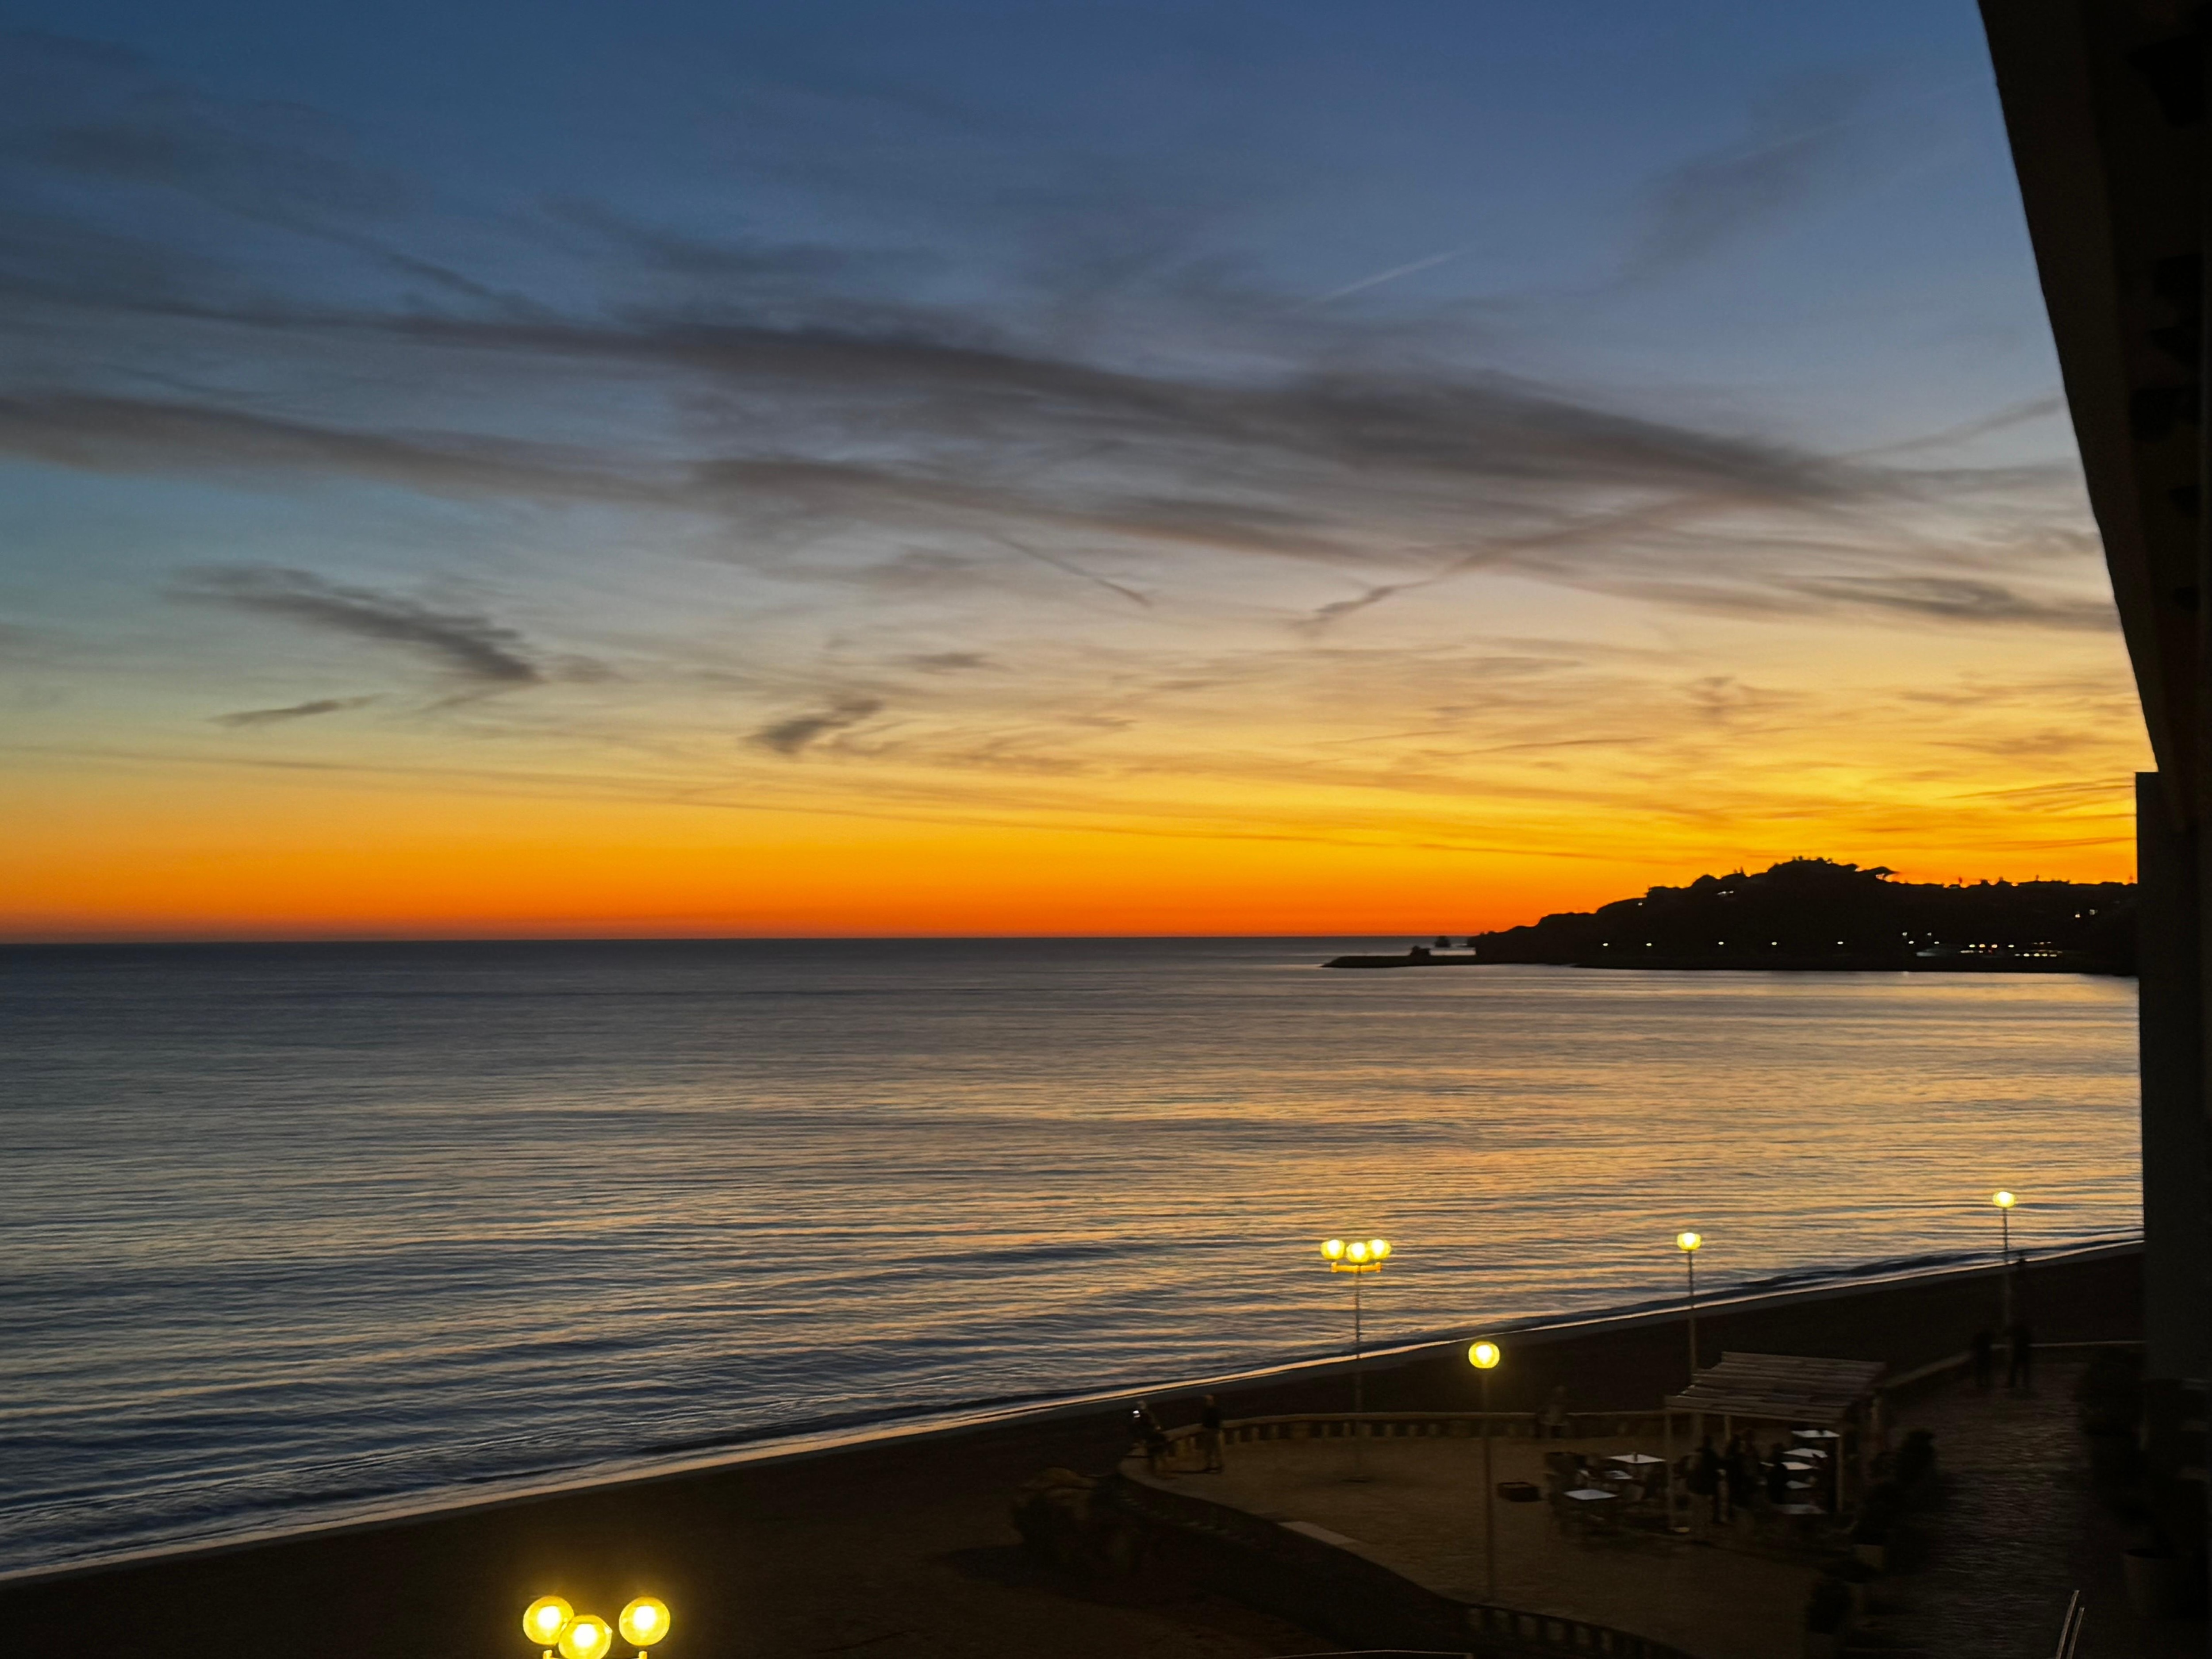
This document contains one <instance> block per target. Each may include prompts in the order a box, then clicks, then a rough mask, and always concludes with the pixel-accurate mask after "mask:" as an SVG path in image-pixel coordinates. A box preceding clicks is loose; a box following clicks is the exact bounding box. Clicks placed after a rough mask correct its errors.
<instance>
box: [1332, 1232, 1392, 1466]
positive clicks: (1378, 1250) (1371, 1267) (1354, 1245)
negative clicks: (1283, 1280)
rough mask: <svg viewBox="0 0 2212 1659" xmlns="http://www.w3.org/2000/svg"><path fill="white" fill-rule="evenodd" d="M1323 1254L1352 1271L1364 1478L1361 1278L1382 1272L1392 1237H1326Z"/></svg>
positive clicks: (1356, 1407)
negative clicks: (1348, 1241)
mask: <svg viewBox="0 0 2212 1659" xmlns="http://www.w3.org/2000/svg"><path fill="white" fill-rule="evenodd" d="M1321 1253H1322V1257H1323V1258H1324V1259H1325V1260H1326V1261H1328V1270H1329V1272H1331V1273H1350V1274H1351V1275H1352V1418H1353V1419H1354V1420H1353V1422H1352V1478H1353V1479H1354V1480H1364V1479H1365V1478H1366V1477H1365V1474H1364V1467H1365V1462H1364V1456H1363V1455H1362V1452H1363V1449H1362V1447H1361V1445H1360V1440H1361V1438H1362V1437H1361V1435H1360V1432H1359V1431H1360V1426H1361V1425H1360V1424H1359V1422H1358V1417H1359V1415H1360V1413H1362V1412H1364V1410H1365V1409H1366V1401H1365V1399H1364V1394H1363V1391H1362V1389H1361V1383H1362V1380H1363V1379H1362V1376H1361V1360H1362V1349H1363V1342H1362V1332H1361V1329H1360V1307H1359V1281H1360V1279H1362V1278H1364V1276H1365V1275H1367V1274H1369V1273H1381V1272H1382V1271H1383V1263H1384V1262H1385V1261H1389V1258H1390V1241H1389V1239H1387V1238H1355V1239H1353V1240H1352V1242H1351V1243H1348V1244H1347V1243H1345V1241H1344V1240H1342V1239H1340V1238H1332V1239H1329V1240H1328V1241H1326V1242H1325V1243H1323V1244H1322V1247H1321Z"/></svg>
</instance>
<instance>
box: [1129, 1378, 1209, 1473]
mask: <svg viewBox="0 0 2212 1659" xmlns="http://www.w3.org/2000/svg"><path fill="white" fill-rule="evenodd" d="M1129 1432H1130V1437H1131V1439H1132V1440H1133V1443H1134V1445H1135V1448H1136V1449H1137V1450H1139V1451H1140V1452H1142V1453H1143V1454H1144V1456H1145V1467H1146V1468H1147V1469H1149V1470H1151V1471H1152V1473H1153V1474H1158V1473H1159V1472H1160V1465H1161V1464H1162V1463H1164V1462H1166V1461H1167V1455H1168V1446H1169V1442H1168V1431H1167V1429H1166V1428H1165V1426H1164V1425H1162V1423H1161V1422H1160V1419H1159V1418H1158V1415H1157V1414H1155V1413H1154V1412H1153V1410H1152V1401H1149V1400H1139V1401H1138V1402H1137V1404H1136V1408H1135V1409H1134V1410H1133V1411H1132V1412H1131V1413H1129ZM1221 1441H1222V1436H1221V1402H1220V1401H1218V1400H1216V1399H1215V1398H1214V1397H1213V1396H1212V1395H1206V1403H1205V1404H1204V1405H1203V1406H1202V1407H1200V1409H1199V1413H1198V1449H1199V1451H1200V1453H1201V1454H1202V1455H1204V1457H1205V1459H1206V1462H1205V1465H1204V1468H1203V1471H1202V1472H1203V1473H1205V1474H1220V1473H1221V1472H1222V1470H1223V1469H1224V1468H1225V1467H1226V1466H1225V1464H1224V1463H1223V1462H1222V1461H1221Z"/></svg>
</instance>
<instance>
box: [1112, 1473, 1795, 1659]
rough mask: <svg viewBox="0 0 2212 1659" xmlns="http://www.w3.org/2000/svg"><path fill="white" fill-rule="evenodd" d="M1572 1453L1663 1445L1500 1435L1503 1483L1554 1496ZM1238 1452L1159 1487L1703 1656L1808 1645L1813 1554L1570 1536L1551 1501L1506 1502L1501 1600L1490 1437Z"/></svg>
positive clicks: (1428, 1578)
mask: <svg viewBox="0 0 2212 1659" xmlns="http://www.w3.org/2000/svg"><path fill="white" fill-rule="evenodd" d="M1560 1449H1571V1450H1574V1451H1579V1452H1582V1453H1584V1454H1586V1455H1588V1456H1589V1457H1590V1459H1591V1460H1592V1461H1593V1462H1596V1461H1598V1460H1600V1459H1602V1458H1603V1457H1605V1456H1607V1455H1610V1454H1612V1453H1614V1452H1634V1451H1642V1452H1656V1450H1657V1449H1658V1446H1657V1443H1656V1440H1654V1439H1650V1438H1638V1437H1581V1438H1575V1439H1571V1440H1532V1439H1528V1438H1525V1437H1522V1438H1509V1437H1498V1438H1496V1439H1494V1440H1493V1441H1492V1445H1491V1457H1492V1461H1493V1463H1494V1466H1495V1469H1496V1478H1497V1479H1498V1480H1501V1481H1504V1480H1526V1481H1529V1482H1531V1483H1533V1484H1534V1485H1535V1486H1537V1487H1538V1488H1539V1489H1540V1490H1541V1488H1542V1486H1543V1484H1544V1478H1545V1470H1544V1465H1543V1457H1544V1454H1545V1453H1546V1452H1547V1451H1557V1450H1560ZM1230 1450H1231V1456H1230V1458H1229V1459H1228V1467H1227V1468H1226V1469H1225V1472H1224V1473H1222V1474H1195V1473H1189V1474H1183V1473H1178V1474H1169V1475H1167V1476H1165V1477H1164V1478H1162V1479H1161V1480H1160V1482H1159V1483H1160V1484H1163V1485H1165V1486H1170V1488H1172V1489H1174V1490H1177V1491H1182V1492H1191V1493H1193V1494H1194V1495H1196V1496H1199V1497H1202V1498H1210V1499H1212V1501H1213V1502H1215V1503H1224V1504H1235V1505H1236V1506H1237V1508H1239V1509H1242V1510H1247V1511H1249V1512H1250V1513H1252V1514H1254V1515H1257V1516H1268V1517H1271V1518H1273V1519H1276V1520H1278V1521H1303V1522H1308V1523H1310V1524H1314V1525H1318V1526H1321V1527H1323V1528H1328V1530H1329V1531H1330V1532H1332V1533H1335V1534H1340V1535H1342V1536H1344V1537H1346V1538H1347V1539H1350V1540H1352V1541H1356V1542H1357V1543H1358V1545H1359V1546H1360V1547H1362V1548H1363V1549H1364V1551H1365V1552H1366V1553H1369V1554H1370V1555H1371V1556H1373V1557H1375V1558H1376V1559H1381V1560H1382V1561H1383V1562H1384V1563H1385V1564H1386V1565H1391V1566H1393V1567H1395V1569H1396V1570H1397V1571H1400V1572H1401V1573H1403V1574H1404V1575H1405V1576H1406V1577H1409V1578H1411V1579H1413V1580H1414V1581H1415V1582H1416V1583H1420V1584H1423V1585H1425V1586H1426V1587H1428V1588H1429V1589H1437V1590H1441V1591H1443V1593H1444V1594H1446V1595H1451V1596H1455V1597H1457V1598H1458V1599H1459V1600H1461V1601H1486V1600H1494V1601H1496V1602H1498V1603H1499V1604H1501V1605H1504V1606H1506V1607H1515V1608H1517V1609H1519V1610H1521V1611H1523V1612H1528V1613H1547V1614H1553V1615H1556V1616H1559V1617H1562V1618H1567V1619H1576V1620H1583V1621H1585V1622H1588V1623H1590V1624H1596V1625H1605V1626H1611V1627H1612V1628H1613V1629H1614V1630H1620V1631H1626V1632H1631V1633H1632V1634H1634V1635H1637V1636H1644V1637H1649V1638H1652V1639H1654V1640H1656V1641H1659V1642H1663V1643H1666V1644H1668V1645H1670V1646H1673V1647H1677V1648H1680V1649H1682V1650H1684V1651H1686V1652H1689V1653H1692V1654H1695V1655H1697V1656H1698V1659H1772V1656H1774V1655H1777V1654H1788V1653H1790V1652H1793V1651H1794V1650H1795V1649H1796V1641H1797V1633H1798V1631H1799V1629H1800V1627H1801V1621H1802V1618H1803V1614H1804V1611H1805V1597H1806V1595H1807V1593H1808V1591H1809V1590H1810V1589H1811V1588H1812V1585H1813V1581H1814V1577H1815V1572H1814V1568H1813V1567H1812V1565H1809V1564H1808V1562H1804V1561H1791V1560H1788V1559H1777V1558H1776V1557H1775V1556H1772V1555H1763V1554H1754V1553H1747V1552H1745V1551H1742V1550H1737V1549H1728V1548H1723V1547H1718V1546H1717V1545H1716V1544H1714V1543H1711V1542H1709V1541H1706V1540H1705V1539H1704V1538H1702V1537H1688V1538H1673V1537H1666V1536H1661V1535H1659V1534H1656V1533H1649V1532H1643V1531H1638V1530H1632V1529H1628V1528H1614V1529H1611V1530H1605V1531H1597V1532H1593V1533H1589V1534H1584V1533H1583V1532H1582V1531H1580V1530H1579V1529H1578V1530H1577V1531H1576V1532H1574V1533H1573V1534H1569V1533H1568V1532H1566V1531H1565V1530H1563V1529H1562V1528H1561V1526H1560V1524H1559V1522H1557V1521H1556V1520H1554V1519H1553V1515H1552V1511H1551V1510H1550V1509H1549V1508H1548V1507H1547V1506H1546V1505H1545V1504H1541V1503H1539V1504H1508V1503H1499V1504H1493V1505H1492V1506H1491V1511H1490V1512H1491V1515H1492V1516H1493V1517H1494V1518H1495V1520H1496V1522H1497V1523H1498V1593H1497V1595H1496V1596H1495V1597H1494V1598H1492V1597H1490V1596H1487V1595H1486V1593H1485V1583H1484V1578H1485V1567H1484V1552H1483V1528H1484V1521H1485V1517H1484V1505H1483V1492H1484V1486H1483V1446H1482V1443H1481V1441H1480V1440H1479V1439H1475V1438H1467V1439H1405V1440H1377V1441H1374V1442H1371V1443H1365V1444H1363V1445H1361V1446H1360V1447H1359V1448H1358V1459H1357V1461H1356V1462H1355V1460H1354V1458H1353V1455H1352V1453H1353V1449H1352V1445H1351V1443H1348V1442H1346V1441H1341V1440H1274V1441H1263V1442H1259V1443H1251V1444H1244V1445H1237V1446H1233V1447H1231V1449H1230ZM1138 1478H1140V1479H1141V1478H1144V1477H1141V1476H1139V1477H1138Z"/></svg>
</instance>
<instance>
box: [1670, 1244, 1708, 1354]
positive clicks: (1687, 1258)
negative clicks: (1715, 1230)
mask: <svg viewBox="0 0 2212 1659" xmlns="http://www.w3.org/2000/svg"><path fill="white" fill-rule="evenodd" d="M1702 1243H1705V1235H1704V1234H1703V1233H1687V1232H1685V1233H1676V1234H1675V1235H1674V1248H1675V1249H1678V1250H1680V1252H1681V1253H1682V1266H1683V1267H1684V1268H1685V1269H1686V1270H1687V1272H1688V1273H1689V1275H1690V1381H1691V1382H1692V1383H1695V1382H1696V1381H1697V1380H1698V1246H1699V1245H1700V1244H1702Z"/></svg>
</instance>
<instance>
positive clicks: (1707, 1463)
mask: <svg viewBox="0 0 2212 1659" xmlns="http://www.w3.org/2000/svg"><path fill="white" fill-rule="evenodd" d="M1815 1462H1817V1460H1814V1459H1811V1458H1808V1457H1807V1456H1806V1455H1805V1454H1804V1453H1803V1452H1802V1451H1801V1450H1799V1449H1797V1448H1795V1447H1793V1446H1791V1445H1790V1444H1789V1443H1787V1442H1785V1441H1781V1440H1777V1441H1776V1442H1775V1443H1774V1444H1773V1445H1772V1446H1771V1447H1770V1448H1769V1449H1768V1450H1767V1453H1766V1455H1765V1456H1764V1457H1762V1456H1760V1455H1759V1442H1758V1440H1757V1439H1756V1438H1754V1437H1753V1436H1751V1435H1749V1434H1733V1435H1730V1436H1729V1442H1728V1445H1727V1446H1726V1448H1725V1449H1720V1450H1716V1449H1714V1447H1713V1437H1712V1436H1711V1435H1707V1436H1706V1437H1705V1439H1704V1440H1703V1441H1702V1442H1701V1443H1699V1447H1698V1449H1697V1450H1696V1451H1694V1452H1692V1453H1690V1454H1689V1455H1687V1456H1686V1457H1684V1458H1682V1459H1681V1460H1680V1462H1679V1463H1678V1464H1677V1465H1676V1469H1675V1473H1676V1474H1677V1475H1678V1476H1679V1477H1680V1479H1681V1480H1682V1481H1683V1482H1684V1484H1685V1485H1686V1486H1687V1487H1688V1488H1689V1491H1690V1493H1691V1495H1692V1497H1694V1498H1703V1499H1705V1501H1706V1502H1707V1503H1709V1504H1711V1506H1712V1517H1713V1522H1714V1524H1715V1525H1716V1526H1719V1525H1724V1524H1726V1523H1727V1522H1730V1521H1733V1520H1734V1519H1735V1513H1736V1511H1737V1510H1739V1509H1752V1510H1755V1509H1758V1508H1759V1507H1760V1506H1761V1505H1762V1504H1767V1505H1771V1504H1787V1503H1790V1502H1791V1501H1793V1499H1796V1498H1811V1499H1812V1500H1813V1501H1815V1502H1817V1501H1819V1498H1818V1497H1817V1496H1815V1494H1820V1492H1821V1488H1822V1487H1824V1486H1826V1485H1827V1484H1828V1483H1829V1482H1830V1481H1832V1480H1833V1479H1834V1476H1835V1462H1834V1460H1833V1459H1829V1460H1828V1461H1827V1463H1826V1467H1825V1468H1820V1469H1818V1470H1816V1469H1815V1468H1814V1464H1815ZM1808 1473H1809V1474H1814V1475H1815V1476H1816V1478H1815V1479H1814V1480H1806V1479H1805V1478H1804V1477H1805V1476H1806V1475H1807V1474H1808ZM1799 1487H1802V1491H1800V1490H1797V1488H1799ZM1824 1495H1826V1496H1827V1497H1829V1498H1832V1497H1833V1493H1832V1492H1827V1493H1826V1494H1824Z"/></svg>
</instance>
